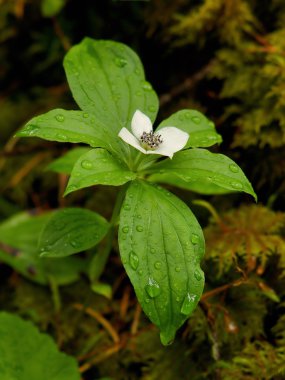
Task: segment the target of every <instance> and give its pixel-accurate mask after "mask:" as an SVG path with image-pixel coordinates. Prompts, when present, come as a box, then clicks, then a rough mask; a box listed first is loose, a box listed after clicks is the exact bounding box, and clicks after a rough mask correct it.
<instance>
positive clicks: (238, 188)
mask: <svg viewBox="0 0 285 380" xmlns="http://www.w3.org/2000/svg"><path fill="white" fill-rule="evenodd" d="M231 186H232V187H233V188H234V189H237V190H241V189H242V188H243V186H242V184H241V183H240V182H237V181H235V182H234V181H233V182H231Z"/></svg>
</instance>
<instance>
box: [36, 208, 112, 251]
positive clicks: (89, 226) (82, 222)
mask: <svg viewBox="0 0 285 380" xmlns="http://www.w3.org/2000/svg"><path fill="white" fill-rule="evenodd" d="M108 228H109V224H108V222H107V221H106V220H105V219H104V218H103V217H102V216H100V215H98V214H97V213H95V212H93V211H90V210H85V209H80V208H65V209H62V210H58V211H57V212H55V213H54V215H53V216H52V217H51V218H50V219H49V220H48V222H47V224H46V225H45V227H44V229H43V231H42V234H41V236H40V241H39V248H40V252H41V256H45V257H46V256H48V257H64V256H69V255H72V254H74V253H78V252H82V251H85V250H86V249H89V248H91V247H93V246H94V245H96V244H97V243H99V241H100V240H102V239H103V237H104V236H105V235H106V233H107V231H108Z"/></svg>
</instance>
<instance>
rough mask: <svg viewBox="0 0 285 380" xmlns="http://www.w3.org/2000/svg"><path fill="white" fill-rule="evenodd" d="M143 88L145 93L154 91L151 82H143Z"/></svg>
mask: <svg viewBox="0 0 285 380" xmlns="http://www.w3.org/2000/svg"><path fill="white" fill-rule="evenodd" d="M142 88H143V89H144V90H145V91H151V90H152V86H151V84H150V83H149V82H146V81H143V82H142Z"/></svg>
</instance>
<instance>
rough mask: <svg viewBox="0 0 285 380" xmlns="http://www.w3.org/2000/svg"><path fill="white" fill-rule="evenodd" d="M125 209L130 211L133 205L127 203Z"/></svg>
mask: <svg viewBox="0 0 285 380" xmlns="http://www.w3.org/2000/svg"><path fill="white" fill-rule="evenodd" d="M123 209H124V210H126V211H129V210H130V209H131V206H130V205H128V204H127V203H126V204H125V205H124V207H123Z"/></svg>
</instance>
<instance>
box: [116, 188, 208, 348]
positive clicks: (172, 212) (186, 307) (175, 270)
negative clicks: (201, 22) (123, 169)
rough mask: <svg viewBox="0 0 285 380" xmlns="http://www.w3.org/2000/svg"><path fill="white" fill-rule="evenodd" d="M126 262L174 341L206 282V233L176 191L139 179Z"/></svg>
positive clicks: (150, 311) (132, 197) (127, 218)
mask: <svg viewBox="0 0 285 380" xmlns="http://www.w3.org/2000/svg"><path fill="white" fill-rule="evenodd" d="M119 246H120V254H121V258H122V262H123V264H124V266H125V269H126V271H127V273H128V276H129V277H130V280H131V282H132V284H133V286H134V288H135V292H136V294H137V297H138V299H139V302H140V303H141V305H142V307H143V310H144V311H145V313H146V314H147V316H148V317H149V318H150V319H151V321H152V322H153V323H154V324H156V325H157V326H158V327H159V329H160V331H161V334H160V336H161V341H162V343H163V344H168V343H169V342H171V341H172V340H173V339H174V336H175V332H176V330H177V329H178V328H179V327H180V326H181V325H182V323H183V322H184V321H185V320H186V318H187V317H188V316H189V315H190V314H191V313H192V311H193V310H194V309H195V307H196V305H197V303H198V301H199V299H200V297H201V294H202V291H203V287H204V274H203V272H202V270H201V269H200V260H201V258H202V257H203V254H204V237H203V233H202V230H201V227H200V225H199V223H198V222H197V220H196V218H195V216H194V215H193V214H192V212H191V210H190V209H189V208H188V207H187V206H186V204H185V203H183V202H182V201H181V200H180V199H178V198H177V197H175V196H174V195H173V194H171V193H169V192H167V191H166V190H164V189H162V188H160V187H159V186H156V185H151V184H148V183H146V182H142V181H136V182H133V183H132V184H131V185H130V187H129V189H128V190H127V194H126V198H125V201H124V203H123V206H122V210H121V215H120V228H119Z"/></svg>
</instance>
